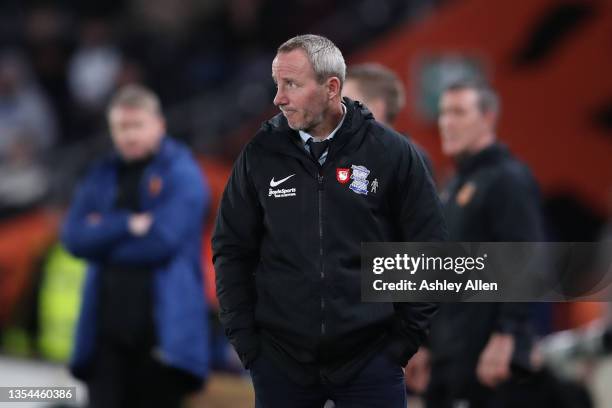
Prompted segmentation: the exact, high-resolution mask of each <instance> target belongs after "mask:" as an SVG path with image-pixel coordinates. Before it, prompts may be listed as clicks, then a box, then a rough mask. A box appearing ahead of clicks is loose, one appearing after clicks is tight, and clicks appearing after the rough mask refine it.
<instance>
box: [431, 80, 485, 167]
mask: <svg viewBox="0 0 612 408" xmlns="http://www.w3.org/2000/svg"><path fill="white" fill-rule="evenodd" d="M438 125H439V127H440V136H441V138H442V151H443V152H444V154H446V155H448V156H452V157H456V156H459V155H463V154H473V153H476V152H477V151H478V150H479V147H480V146H481V142H482V140H483V138H487V137H488V136H490V135H491V133H492V132H493V128H492V125H493V118H492V114H491V113H489V114H485V113H483V112H482V111H481V110H480V109H479V107H478V94H477V92H476V91H475V90H473V89H459V90H452V91H447V92H445V93H444V94H443V95H442V98H441V99H440V116H439V118H438Z"/></svg>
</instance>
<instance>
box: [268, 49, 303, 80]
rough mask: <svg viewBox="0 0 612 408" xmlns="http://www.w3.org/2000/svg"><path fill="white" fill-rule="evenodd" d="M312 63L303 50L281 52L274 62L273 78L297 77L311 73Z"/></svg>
mask: <svg viewBox="0 0 612 408" xmlns="http://www.w3.org/2000/svg"><path fill="white" fill-rule="evenodd" d="M311 71H312V67H311V66H310V61H308V58H307V57H306V53H305V52H304V51H302V50H299V49H298V50H293V51H289V52H281V53H279V54H277V55H276V57H275V58H274V60H273V61H272V76H273V77H275V76H285V75H296V74H301V73H305V72H311Z"/></svg>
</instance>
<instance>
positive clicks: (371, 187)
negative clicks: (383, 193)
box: [370, 179, 378, 194]
mask: <svg viewBox="0 0 612 408" xmlns="http://www.w3.org/2000/svg"><path fill="white" fill-rule="evenodd" d="M376 190H378V179H374V181H373V182H372V185H371V186H370V191H371V192H372V193H373V194H376Z"/></svg>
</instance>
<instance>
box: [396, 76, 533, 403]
mask: <svg viewBox="0 0 612 408" xmlns="http://www.w3.org/2000/svg"><path fill="white" fill-rule="evenodd" d="M499 109H500V108H499V99H498V96H497V94H496V93H495V91H494V90H493V89H492V88H490V87H489V86H487V85H485V84H483V83H479V82H476V81H457V82H455V83H452V84H450V85H449V86H448V87H446V88H445V90H444V91H443V93H442V95H441V99H440V114H439V120H438V123H439V128H440V136H441V141H442V151H443V153H444V154H445V155H447V156H450V157H452V158H453V160H454V161H455V163H456V166H457V174H456V176H455V177H454V178H453V179H452V180H451V181H450V183H449V185H448V186H447V187H446V189H445V190H444V191H443V193H442V202H443V205H444V214H445V217H446V222H447V223H448V227H449V235H450V240H452V241H458V242H459V241H468V242H495V241H527V242H533V241H541V240H542V238H543V232H542V222H541V214H540V203H539V192H538V187H537V185H536V182H535V180H534V178H533V176H532V174H531V172H530V171H529V169H528V168H527V167H526V166H525V164H523V163H521V162H520V161H518V160H517V159H516V158H514V157H513V156H512V154H511V153H510V152H509V150H508V149H507V148H506V147H505V146H504V145H502V144H501V143H499V142H498V141H497V139H496V133H495V127H496V122H497V118H498V116H499ZM530 307H531V306H530V304H528V303H523V304H521V303H457V304H442V305H441V306H440V313H439V314H438V315H437V316H436V318H435V319H434V320H433V321H432V328H431V333H430V344H429V349H425V348H423V349H421V350H419V352H418V353H417V354H416V355H415V357H414V358H413V359H412V360H411V361H410V363H409V364H408V367H407V370H406V371H407V372H406V380H407V383H408V384H409V386H410V387H411V388H412V389H413V390H415V391H421V392H422V391H425V389H426V394H425V397H426V402H427V406H428V407H436V408H438V407H470V408H471V407H504V406H516V405H513V404H516V403H517V401H522V400H521V397H522V396H524V395H523V394H521V393H520V385H518V384H517V383H515V382H513V380H515V379H516V378H515V377H514V375H515V374H525V373H529V372H531V371H532V368H533V367H532V365H531V361H530V354H531V350H532V328H531V323H530V311H531V310H530ZM430 369H431V372H430ZM430 373H431V378H429V376H430ZM511 395H512V396H513V397H514V398H518V400H517V399H514V400H513V399H511V398H510V396H511Z"/></svg>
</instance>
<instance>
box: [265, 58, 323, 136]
mask: <svg viewBox="0 0 612 408" xmlns="http://www.w3.org/2000/svg"><path fill="white" fill-rule="evenodd" d="M272 78H273V79H274V82H275V83H276V89H277V90H276V96H275V97H274V105H276V106H278V107H279V108H280V110H281V112H283V115H284V116H285V118H287V122H288V123H289V127H290V128H291V129H293V130H303V131H305V132H307V133H310V134H312V135H313V136H314V135H317V130H318V128H319V127H320V126H321V125H322V123H323V122H324V120H325V119H326V115H327V114H328V111H329V103H330V102H329V98H328V97H327V92H326V89H327V87H326V84H325V83H323V84H321V83H319V82H318V81H317V78H316V75H315V72H314V70H313V68H312V65H311V64H310V61H308V58H307V57H306V53H305V52H304V51H302V50H299V49H298V50H293V51H290V52H283V53H280V54H278V55H277V56H276V58H274V61H273V62H272Z"/></svg>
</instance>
